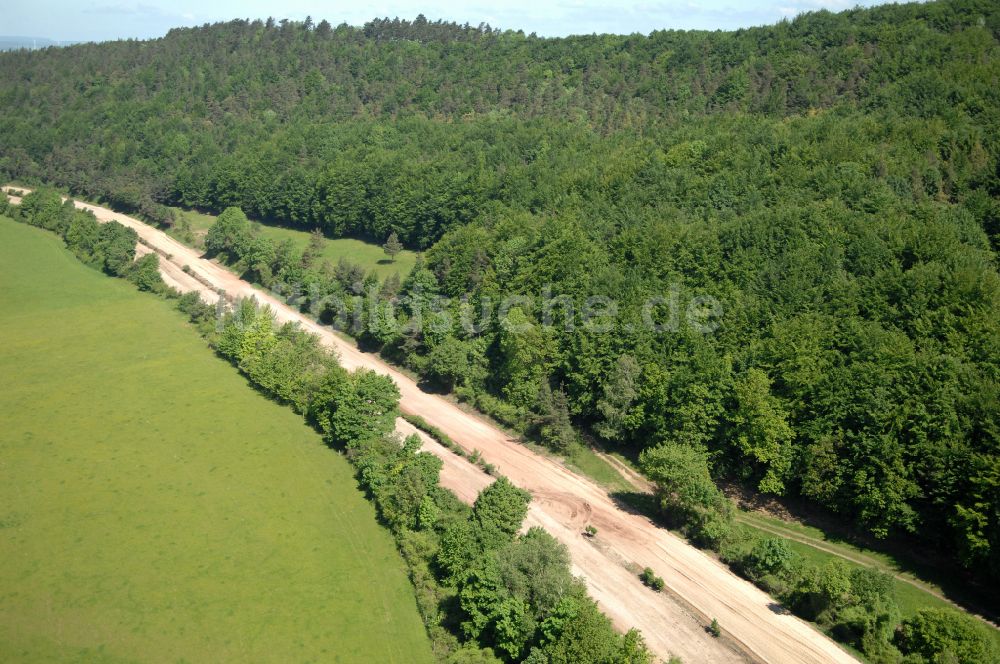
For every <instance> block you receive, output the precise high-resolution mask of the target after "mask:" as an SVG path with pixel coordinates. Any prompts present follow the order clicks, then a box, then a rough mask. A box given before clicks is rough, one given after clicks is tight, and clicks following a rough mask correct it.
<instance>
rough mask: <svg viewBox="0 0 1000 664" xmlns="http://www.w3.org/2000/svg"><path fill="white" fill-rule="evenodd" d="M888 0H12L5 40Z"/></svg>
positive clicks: (661, 17)
mask: <svg viewBox="0 0 1000 664" xmlns="http://www.w3.org/2000/svg"><path fill="white" fill-rule="evenodd" d="M881 1H883V0H756V1H755V0H624V1H620V2H614V1H613V0H556V1H555V2H546V1H545V0H507V1H504V0H494V1H493V2H488V1H484V0H464V1H462V0H387V1H383V2H373V3H364V2H360V3H359V2H344V1H343V0H341V1H333V2H331V1H327V2H320V1H317V0H277V1H276V0H270V1H269V2H262V1H260V0H211V1H210V2H206V1H205V0H142V1H138V2H129V1H127V0H93V1H88V0H9V1H8V2H5V3H3V4H4V5H5V6H4V7H3V9H0V35H17V36H25V37H46V38H49V39H55V40H59V41H104V40H109V39H127V38H135V39H146V38H151V37H160V36H163V35H164V34H166V32H167V30H169V29H170V28H173V27H182V26H194V25H201V24H203V23H214V22H216V21H226V20H231V19H234V18H267V17H268V16H274V17H275V18H277V19H282V18H289V19H293V20H302V19H304V18H305V17H306V16H312V17H313V20H314V21H315V22H317V23H318V22H319V21H320V20H322V19H326V20H328V21H329V22H330V23H332V24H333V25H337V24H340V23H349V24H351V25H361V24H363V23H364V22H366V21H368V20H370V19H372V18H375V17H383V16H389V17H396V16H398V17H400V18H410V19H412V18H414V17H416V15H417V14H420V13H423V14H424V15H425V16H426V17H427V18H428V19H429V20H436V19H438V18H441V19H444V20H449V21H456V22H458V23H466V22H467V23H470V24H473V25H478V24H479V23H489V24H490V25H492V26H493V27H499V28H503V29H508V28H509V29H514V30H517V29H521V30H524V31H525V32H529V33H530V32H535V33H537V34H539V35H542V36H547V37H557V36H565V35H569V34H590V33H593V32H612V33H633V32H641V33H648V32H650V31H651V30H659V29H670V28H675V29H708V30H714V29H721V30H732V29H735V28H739V27H748V26H752V25H764V24H769V23H775V22H777V21H780V20H781V19H782V18H790V17H793V16H795V15H796V14H799V13H801V12H803V11H810V10H816V9H829V10H831V11H840V10H843V9H849V8H851V7H853V6H855V5H865V6H868V5H873V4H879V3H880V2H881Z"/></svg>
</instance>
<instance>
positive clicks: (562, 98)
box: [0, 0, 1000, 583]
mask: <svg viewBox="0 0 1000 664" xmlns="http://www.w3.org/2000/svg"><path fill="white" fill-rule="evenodd" d="M998 39H1000V5H997V3H995V2H989V1H986V0H983V1H977V0H956V1H946V2H930V3H926V4H907V5H892V6H882V7H878V8H873V9H856V10H851V11H847V12H843V13H840V14H831V13H828V12H816V13H810V14H806V15H804V16H801V17H799V18H797V19H795V20H793V21H789V22H783V23H781V24H778V25H776V26H771V27H762V28H753V29H746V30H739V31H736V32H676V31H663V32H654V33H652V34H650V35H648V36H642V35H630V36H613V35H595V36H585V37H572V38H566V39H544V38H538V37H536V36H534V35H525V34H523V33H520V32H512V31H499V30H495V29H492V28H489V27H488V26H478V27H469V26H459V25H454V24H445V23H439V22H428V21H427V20H425V19H424V18H423V17H418V18H417V20H415V21H413V22H409V21H399V20H383V21H373V22H371V23H369V24H367V25H365V26H363V27H361V28H354V27H350V26H346V25H342V26H338V27H332V26H330V25H329V24H328V23H326V22H320V23H318V24H315V25H314V24H313V23H312V22H311V21H307V22H305V23H295V22H287V21H280V22H274V21H271V20H269V21H267V22H263V21H234V22H230V23H225V24H217V25H212V26H206V27H203V28H196V29H179V30H174V31H171V32H170V33H169V34H168V35H167V36H166V37H164V38H163V39H159V40H154V41H149V42H132V41H129V42H116V43H107V44H98V45H93V44H88V45H79V46H73V47H70V48H63V49H47V50H45V51H42V52H18V53H10V54H4V55H0V108H3V110H4V112H3V114H2V116H0V171H3V172H4V173H5V174H6V175H8V176H10V177H15V178H20V179H23V180H46V181H50V182H53V183H56V184H59V185H61V186H64V187H67V188H68V189H69V190H70V191H72V192H74V193H77V194H81V195H88V196H91V197H95V198H100V199H103V200H106V201H108V202H110V203H111V204H113V205H115V206H116V207H118V208H119V209H122V210H126V211H135V212H138V213H140V214H143V215H145V216H146V217H147V218H149V219H151V220H154V221H157V222H159V223H164V224H169V223H171V214H170V211H169V210H168V209H167V208H166V207H165V205H184V206H192V207H197V208H201V209H207V210H212V211H222V210H225V209H226V208H229V207H231V206H232V207H234V208H235V207H239V208H241V210H242V212H241V211H240V210H236V209H233V210H232V211H230V212H229V213H228V214H227V215H225V220H224V221H225V224H224V226H225V227H222V226H220V228H218V229H215V232H214V233H213V234H212V237H211V240H212V244H211V246H210V249H212V250H213V251H215V252H218V253H220V254H223V255H224V256H225V257H226V258H227V259H229V260H231V261H232V262H233V263H234V264H237V265H240V266H241V267H242V268H243V269H245V270H247V271H248V272H249V273H250V275H249V276H251V277H253V278H254V279H256V280H258V281H260V282H262V283H264V284H265V285H268V286H272V287H275V288H277V287H279V285H281V284H285V285H288V284H290V285H292V286H294V287H295V288H296V289H297V292H298V293H299V294H302V293H305V294H306V297H304V298H302V304H303V306H308V307H312V308H313V310H314V311H315V313H317V315H319V316H320V317H321V318H325V319H326V320H328V321H329V320H333V319H334V318H335V314H336V312H335V311H334V307H333V305H330V304H329V303H330V302H331V301H335V300H336V298H342V297H343V296H345V295H346V296H357V297H356V299H349V300H348V305H347V306H349V307H353V310H354V311H355V312H358V311H360V312H362V313H364V314H365V316H364V318H365V319H366V324H365V325H364V327H363V329H360V330H356V331H357V332H358V333H359V335H360V336H361V338H362V341H363V342H364V343H366V344H368V345H369V346H371V347H373V348H377V349H379V350H380V351H381V352H382V353H383V354H384V355H385V356H386V357H389V358H391V359H393V360H395V361H397V362H399V363H401V364H404V365H406V366H408V367H409V368H411V369H412V370H414V371H416V372H417V373H419V374H420V375H422V376H423V377H424V378H425V379H426V381H427V383H428V385H430V386H434V387H436V388H437V389H442V390H451V391H455V392H456V393H457V394H458V395H459V397H460V398H463V399H466V400H468V401H470V402H471V403H473V404H475V405H476V406H477V407H479V408H480V409H482V410H484V411H486V412H488V413H490V414H491V415H493V416H495V417H497V418H498V419H500V420H502V421H503V422H505V423H507V424H509V425H510V426H512V427H516V428H518V429H520V430H522V431H525V432H526V433H528V434H529V435H533V436H537V437H538V438H540V439H541V440H542V441H544V442H546V443H547V444H549V445H551V446H553V447H555V448H565V447H567V446H572V445H575V444H578V442H577V441H578V437H579V434H580V432H584V433H586V434H587V435H591V436H594V437H596V438H598V439H600V440H601V441H602V442H603V443H604V444H606V445H609V446H618V447H620V448H622V449H624V450H628V451H631V452H635V453H638V452H640V451H642V450H647V453H646V455H645V456H644V459H645V460H646V461H647V469H648V470H649V471H650V472H651V474H656V473H657V472H658V470H660V469H658V467H657V459H671V458H675V457H677V456H678V455H679V456H681V457H684V458H685V459H690V458H694V459H696V461H695V463H697V464H702V465H704V466H707V467H708V468H709V469H710V470H711V473H712V475H713V476H714V477H716V478H729V479H735V480H738V481H740V482H742V483H744V484H746V485H747V486H750V487H753V488H755V489H757V490H759V491H762V492H766V493H772V494H778V495H787V496H796V497H801V498H804V499H806V500H808V501H813V502H815V503H816V504H818V505H822V506H823V507H824V508H827V509H830V510H833V511H834V512H837V513H839V514H841V515H843V518H844V519H845V520H849V521H850V522H852V523H854V524H856V525H857V526H858V527H860V528H863V529H866V530H868V531H870V532H871V533H873V534H875V535H876V536H879V537H886V536H906V537H914V538H917V539H918V540H919V541H920V542H922V543H923V546H924V547H926V548H927V549H933V550H938V551H940V552H942V553H943V554H945V555H949V556H954V558H955V560H956V561H957V562H958V563H960V564H961V565H963V566H964V567H965V568H966V569H967V570H968V573H969V575H970V578H974V579H978V580H980V581H982V582H984V583H989V582H992V583H996V581H997V580H1000V277H998V265H997V253H996V252H997V249H998V248H1000V199H998V196H1000V174H998V157H1000V103H998V102H1000V99H998V96H1000V59H998V55H1000V43H998ZM243 213H245V214H246V215H249V216H250V217H252V218H258V219H262V220H271V221H277V222H281V223H286V224H289V225H296V226H299V227H302V228H318V229H321V230H322V231H323V232H324V233H326V234H327V235H330V236H343V235H351V236H357V237H363V238H367V239H372V240H376V241H378V242H384V241H385V240H386V238H387V237H388V236H389V235H390V233H392V232H395V233H397V234H398V237H399V238H400V239H401V240H402V241H403V242H404V243H405V244H406V245H407V246H409V247H411V248H415V249H420V250H424V251H425V253H424V259H423V260H422V261H421V262H419V263H418V265H417V267H416V268H415V269H414V271H413V273H412V274H410V275H409V277H408V278H407V279H405V280H404V281H403V282H402V283H390V282H386V283H383V284H379V283H377V280H375V279H374V278H373V277H367V278H366V277H365V275H364V274H363V273H361V274H359V273H358V271H357V270H356V269H352V266H350V265H346V264H344V265H340V266H331V265H323V264H316V261H312V260H309V257H308V256H306V257H303V258H300V257H298V256H291V255H290V254H289V252H288V251H287V249H288V248H287V247H284V248H282V247H281V246H280V245H278V246H276V245H273V244H271V243H268V242H265V241H262V240H261V239H260V237H259V235H256V234H255V233H254V231H253V227H252V226H251V225H250V224H249V222H247V221H246V218H245V217H244V216H243ZM307 253H308V252H307ZM366 290H367V291H371V292H372V293H374V295H373V296H368V297H362V294H363V293H365V291H366ZM512 295H523V296H527V298H525V299H522V300H521V301H520V302H519V303H518V306H515V307H512V308H510V309H509V310H508V311H507V312H506V313H507V316H506V318H505V320H506V324H505V323H504V322H502V321H501V319H500V318H498V317H496V316H493V317H491V319H490V322H488V323H487V324H485V325H482V326H469V325H464V324H462V318H463V316H462V314H463V312H467V310H469V309H471V310H473V311H476V312H479V311H481V310H482V309H483V308H484V307H485V308H487V309H489V308H490V307H494V308H495V307H497V305H498V303H500V302H501V301H502V300H503V299H504V298H509V297H510V296H512ZM593 296H607V297H611V298H613V299H614V301H615V304H616V306H617V312H616V315H614V316H610V315H605V316H602V317H599V318H601V319H602V320H603V322H604V323H606V324H604V325H603V326H597V327H595V326H594V325H586V324H581V323H578V324H574V325H571V324H567V323H568V322H572V321H573V320H576V319H577V318H578V316H568V315H567V313H566V312H567V310H568V307H570V306H572V307H573V310H574V312H575V313H578V312H580V311H581V310H582V308H583V307H584V305H585V301H586V299H587V298H590V297H593ZM709 296H710V297H712V298H714V302H717V303H718V315H717V316H715V318H714V322H715V323H716V324H717V326H713V327H714V328H715V329H714V330H713V331H711V332H709V333H706V332H705V330H704V329H701V328H695V327H694V326H690V325H685V324H678V325H670V324H667V325H665V327H666V328H667V329H665V330H663V329H660V330H659V331H657V330H654V329H652V328H651V326H650V325H649V324H648V323H649V320H650V319H652V320H654V321H655V322H664V321H666V322H668V323H669V319H670V309H671V303H672V302H673V301H674V300H676V301H677V302H679V303H680V310H681V311H682V312H683V311H684V307H686V306H687V303H689V302H691V301H692V298H695V297H709ZM546 297H548V298H550V300H549V301H548V302H546V299H545V298H546ZM331 298H332V299H331ZM443 298H447V299H443ZM528 298H530V299H528ZM651 298H663V299H662V300H659V302H660V304H659V305H658V306H655V307H652V308H649V307H648V303H649V302H650V301H652V300H651ZM553 301H554V302H556V303H558V304H559V305H560V306H555V307H551V306H549V305H551V304H552V302H553ZM553 310H554V311H555V321H554V322H555V324H553V325H542V324H541V323H542V322H544V321H545V320H546V319H547V316H548V314H550V313H552V311H553ZM605 313H607V311H606V310H605ZM681 318H683V316H681ZM604 319H607V320H604ZM511 321H513V322H514V323H516V324H511ZM592 322H593V321H592ZM689 451H691V452H694V453H696V454H693V455H692V454H689ZM709 531H711V528H710V529H709ZM702 535H706V537H707V539H718V538H717V535H718V533H714V532H707V533H702Z"/></svg>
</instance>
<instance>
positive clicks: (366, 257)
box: [170, 208, 417, 279]
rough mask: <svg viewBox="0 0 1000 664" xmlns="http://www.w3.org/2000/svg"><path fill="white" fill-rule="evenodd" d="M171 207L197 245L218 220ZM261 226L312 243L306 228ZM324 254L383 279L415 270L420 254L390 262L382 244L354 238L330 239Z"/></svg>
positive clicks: (299, 245) (272, 234) (273, 234)
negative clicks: (356, 265)
mask: <svg viewBox="0 0 1000 664" xmlns="http://www.w3.org/2000/svg"><path fill="white" fill-rule="evenodd" d="M172 209H173V210H174V213H175V214H176V215H177V219H178V220H181V219H184V220H186V221H187V222H188V224H189V226H190V228H191V232H192V234H193V236H194V238H195V242H194V244H196V245H197V244H198V242H200V239H201V238H202V237H203V236H204V234H205V232H206V231H208V228H209V227H210V226H211V225H212V224H213V223H214V222H215V217H214V216H213V215H210V214H204V213H202V212H198V211H197V210H184V209H181V208H172ZM175 228H176V226H175ZM260 229H261V232H262V233H263V234H264V235H265V236H266V237H269V238H271V239H273V240H274V241H275V242H280V241H282V240H285V239H289V240H291V241H292V242H294V243H295V247H296V249H297V250H299V251H301V250H303V249H305V247H306V245H307V244H308V243H309V233H307V232H305V231H300V230H295V229H292V228H284V227H282V226H270V225H266V224H261V226H260ZM170 234H171V235H173V236H174V237H176V238H178V239H180V240H181V241H187V239H186V238H184V237H182V236H181V235H180V234H179V233H178V232H177V231H176V230H172V231H171V232H170ZM323 257H324V258H326V259H327V260H329V261H330V262H331V263H333V264H336V263H337V261H339V260H340V259H341V258H346V259H348V260H350V261H351V262H354V263H357V264H358V265H360V266H361V267H363V268H364V269H365V270H366V271H368V270H375V273H376V274H377V275H378V276H379V278H380V279H385V278H386V277H388V276H390V275H391V274H392V273H393V272H398V273H399V276H400V278H403V277H405V276H406V275H407V274H409V273H410V270H411V269H413V264H414V262H416V259H417V255H416V254H415V253H414V252H412V251H408V250H404V251H402V252H400V253H399V255H397V256H396V260H395V261H390V260H389V257H388V256H386V255H385V252H384V251H383V250H382V247H381V246H379V245H376V244H370V243H368V242H362V241H361V240H355V239H352V238H341V239H336V240H331V239H329V238H327V240H326V245H325V248H324V251H323Z"/></svg>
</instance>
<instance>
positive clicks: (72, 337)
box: [0, 217, 432, 663]
mask: <svg viewBox="0 0 1000 664" xmlns="http://www.w3.org/2000/svg"><path fill="white" fill-rule="evenodd" d="M0 348H2V352H0V376H3V379H4V380H3V388H2V390H0V561H2V563H0V661H32V662H35V661H37V662H41V661H88V662H90V661H104V662H122V661H136V660H142V661H156V662H182V661H187V662H195V661H203V662H228V661H238V662H266V661H273V662H308V661H314V662H319V661H322V662H359V663H361V662H364V663H368V662H400V663H403V662H406V663H410V662H430V661H432V656H431V652H430V645H429V641H428V639H427V636H426V633H425V631H424V628H423V625H422V623H421V620H420V617H419V615H418V613H417V610H416V605H415V600H414V596H413V589H412V587H411V585H410V583H409V581H408V579H407V576H406V570H405V568H404V565H403V562H402V560H401V559H400V557H399V555H398V553H397V552H396V550H395V548H394V545H393V541H392V539H391V537H390V535H389V533H388V532H387V531H386V530H384V529H383V528H382V527H381V526H379V525H378V524H377V522H376V519H375V513H374V509H373V507H372V506H371V504H370V503H369V502H368V501H366V500H365V498H364V496H363V495H362V494H361V492H360V491H359V490H358V489H357V487H356V483H355V481H354V479H353V475H352V470H351V468H350V466H349V465H348V463H347V462H346V460H344V459H343V458H342V457H340V456H339V455H338V454H337V453H335V452H333V451H331V450H329V449H328V448H326V447H324V446H323V444H322V442H321V440H320V437H319V436H318V435H317V434H316V433H315V432H313V431H312V430H311V429H309V428H308V427H306V426H305V425H304V424H303V423H302V421H301V419H300V418H299V417H298V416H297V415H295V414H293V413H292V412H291V411H290V410H288V409H286V408H283V407H280V406H278V405H276V404H274V403H272V402H271V401H268V400H267V399H265V398H264V397H262V396H261V395H259V394H258V393H257V392H255V391H254V390H253V389H251V388H250V387H249V386H248V385H247V384H246V382H245V381H244V380H243V378H242V377H241V376H240V375H239V374H238V373H237V372H236V370H235V369H233V368H231V367H230V366H228V365H227V364H226V363H225V362H223V361H222V360H220V359H218V358H216V357H215V356H214V355H213V354H212V353H211V351H210V350H208V349H207V348H206V347H205V344H204V342H203V340H202V339H201V338H200V337H199V336H198V335H197V333H196V332H195V331H194V330H193V329H190V328H189V327H187V326H186V324H185V323H184V321H183V319H182V317H181V316H180V314H178V313H176V312H175V311H173V309H172V307H171V305H170V303H168V302H166V301H163V300H160V299H157V298H155V297H152V296H149V295H145V294H140V293H138V292H136V291H135V290H134V288H133V286H132V285H131V284H128V283H126V282H124V281H122V280H116V279H111V278H109V277H106V276H104V275H102V274H100V273H98V272H96V271H94V270H91V269H90V268H87V267H86V266H84V265H82V264H81V263H79V262H78V261H77V260H76V259H75V258H74V257H73V256H72V255H71V254H70V253H69V252H68V251H66V250H65V249H64V248H63V247H62V243H61V241H60V240H59V239H58V238H57V237H56V236H54V235H51V234H49V233H47V232H44V231H41V230H38V229H35V228H30V227H27V226H23V225H20V224H17V223H15V222H13V221H11V220H9V219H6V218H2V217H0Z"/></svg>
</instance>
